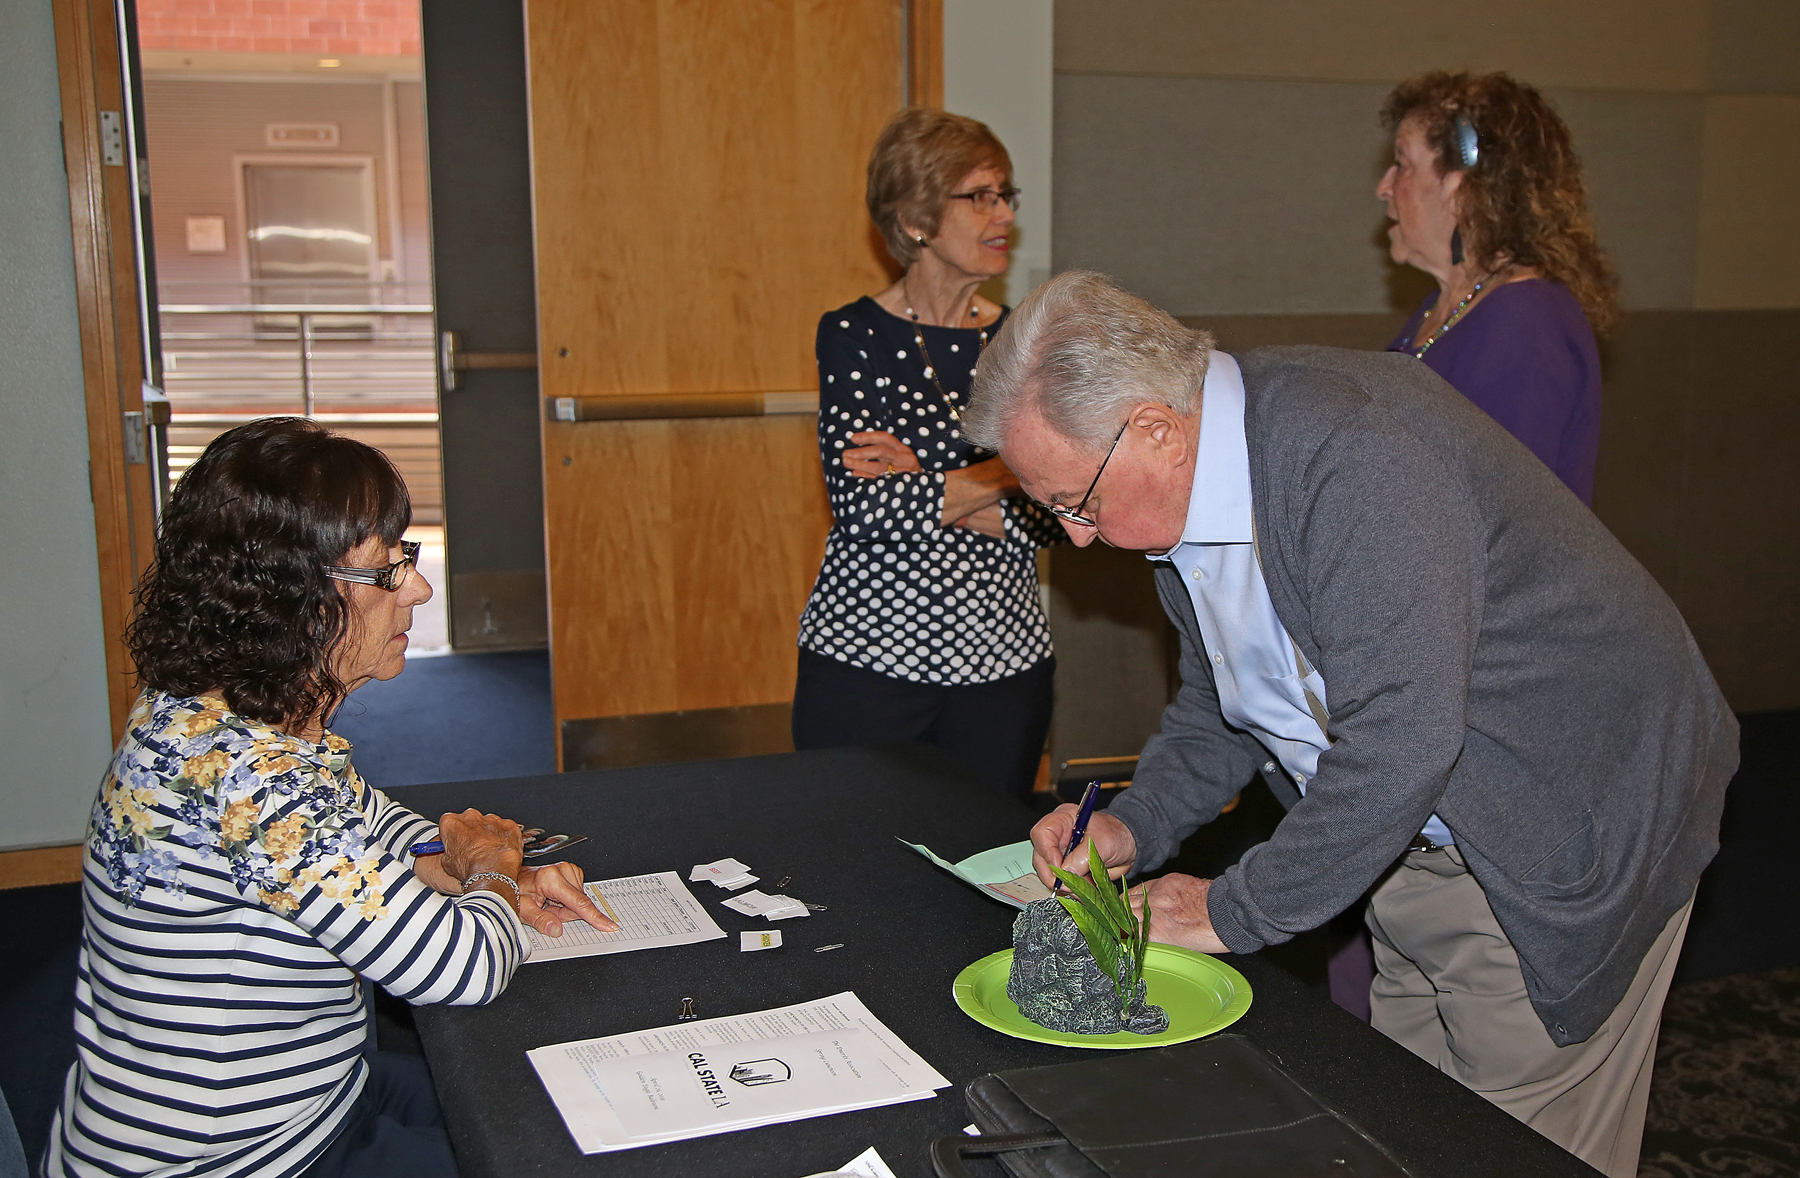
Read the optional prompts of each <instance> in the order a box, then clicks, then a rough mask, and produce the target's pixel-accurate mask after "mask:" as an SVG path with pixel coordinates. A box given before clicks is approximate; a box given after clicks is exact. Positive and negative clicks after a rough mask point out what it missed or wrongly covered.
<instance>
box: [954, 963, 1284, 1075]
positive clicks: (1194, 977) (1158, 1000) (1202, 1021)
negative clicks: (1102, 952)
mask: <svg viewBox="0 0 1800 1178" xmlns="http://www.w3.org/2000/svg"><path fill="white" fill-rule="evenodd" d="M1012 957H1013V951H1012V950H1011V949H1003V950H1001V951H1000V952H998V953H990V954H988V955H987V956H986V957H983V958H982V959H981V960H980V961H977V962H975V963H974V964H973V965H970V966H969V967H968V968H967V969H965V970H963V971H962V972H961V973H959V974H957V975H956V985H955V994H956V1004H957V1005H958V1006H960V1007H962V1011H963V1013H964V1014H966V1015H968V1016H969V1017H970V1018H972V1019H974V1020H975V1021H976V1022H978V1023H980V1024H981V1025H982V1026H984V1027H992V1028H993V1029H994V1030H996V1031H999V1032H1001V1033H1002V1034H1005V1035H1011V1036H1012V1037H1013V1038H1015V1039H1030V1040H1033V1041H1035V1042H1038V1043H1055V1044H1058V1045H1059V1046H1063V1047H1094V1048H1101V1049H1105V1050H1116V1051H1126V1050H1129V1049H1131V1048H1133V1047H1166V1046H1168V1045H1169V1044H1170V1043H1186V1042H1187V1041H1188V1040H1189V1039H1198V1038H1200V1036H1202V1035H1210V1034H1212V1033H1213V1032H1214V1031H1221V1030H1224V1029H1225V1028H1226V1027H1229V1026H1230V1025H1231V1024H1232V1023H1235V1022H1237V1021H1238V1019H1240V1018H1243V1017H1244V1012H1245V1011H1246V1010H1249V1009H1250V983H1249V982H1247V981H1245V980H1244V975H1243V974H1241V973H1239V972H1238V971H1237V970H1235V969H1232V968H1231V967H1230V966H1229V965H1226V964H1225V963H1224V962H1223V961H1220V960H1219V959H1218V958H1216V957H1208V956H1207V955H1206V954H1204V953H1196V952H1195V951H1194V950H1192V949H1178V948H1176V947H1175V946H1173V945H1151V946H1150V949H1149V952H1147V953H1146V954H1145V955H1144V980H1145V981H1147V982H1149V987H1148V994H1147V997H1148V998H1149V999H1150V1001H1151V1002H1153V1003H1155V1004H1156V1005H1158V1006H1160V1007H1162V1008H1163V1009H1164V1010H1166V1011H1168V1012H1169V1029H1168V1030H1166V1031H1164V1032H1163V1033H1162V1034H1160V1035H1134V1034H1132V1033H1131V1032H1130V1031H1120V1032H1118V1033H1117V1034H1115V1035H1072V1034H1069V1033H1067V1032H1064V1031H1052V1030H1050V1029H1049V1028H1048V1027H1040V1026H1038V1025H1037V1024H1036V1023H1034V1022H1032V1021H1031V1020H1030V1019H1028V1018H1026V1017H1025V1016H1024V1015H1023V1014H1020V1013H1019V1008H1018V1006H1016V1005H1015V1004H1014V1003H1013V1000H1012V999H1011V998H1008V997H1007V996H1006V978H1007V975H1008V974H1009V973H1011V972H1012Z"/></svg>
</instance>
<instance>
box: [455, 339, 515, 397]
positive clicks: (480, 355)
mask: <svg viewBox="0 0 1800 1178" xmlns="http://www.w3.org/2000/svg"><path fill="white" fill-rule="evenodd" d="M536 367H537V353H536V352H465V351H463V350H462V335H461V333H460V332H455V331H446V332H444V333H442V334H441V335H439V336H438V378H439V380H441V381H442V382H443V385H444V391H445V392H452V391H454V390H455V389H456V386H457V385H458V384H460V383H461V380H460V378H459V377H458V376H457V373H459V372H467V371H468V370H469V369H471V368H536Z"/></svg>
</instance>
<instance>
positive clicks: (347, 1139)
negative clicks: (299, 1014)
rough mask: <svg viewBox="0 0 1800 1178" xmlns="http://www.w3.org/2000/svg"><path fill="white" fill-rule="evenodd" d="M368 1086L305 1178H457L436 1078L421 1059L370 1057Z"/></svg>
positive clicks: (383, 1053)
mask: <svg viewBox="0 0 1800 1178" xmlns="http://www.w3.org/2000/svg"><path fill="white" fill-rule="evenodd" d="M368 1059H369V1082H368V1084H366V1085H365V1086H364V1087H363V1091H362V1095H361V1096H359V1097H357V1100H356V1106H355V1107H354V1108H352V1109H351V1110H350V1116H349V1118H348V1119H347V1120H345V1122H344V1127H343V1130H342V1132H340V1133H339V1134H338V1136H337V1139H336V1140H334V1141H333V1142H332V1143H331V1144H330V1145H328V1146H326V1147H325V1152H323V1153H321V1154H320V1155H319V1156H318V1157H317V1158H315V1159H313V1164H312V1165H310V1166H308V1167H307V1168H306V1172H305V1174H304V1175H302V1178H456V1155H454V1154H453V1153H451V1152H450V1135H449V1133H447V1132H446V1131H445V1130H444V1114H443V1110H441V1109H440V1108H438V1099H437V1090H436V1089H435V1088H433V1087H432V1084H431V1072H430V1071H429V1070H427V1069H426V1067H425V1061H424V1060H423V1059H422V1058H420V1057H419V1056H416V1055H403V1054H401V1053H400V1052H397V1051H375V1052H371V1053H369V1056H368Z"/></svg>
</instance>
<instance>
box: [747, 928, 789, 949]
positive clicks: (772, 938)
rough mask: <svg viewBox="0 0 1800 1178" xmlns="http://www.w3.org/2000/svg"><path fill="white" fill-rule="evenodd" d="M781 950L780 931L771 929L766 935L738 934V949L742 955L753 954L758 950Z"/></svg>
mask: <svg viewBox="0 0 1800 1178" xmlns="http://www.w3.org/2000/svg"><path fill="white" fill-rule="evenodd" d="M779 948H781V930H780V929H772V930H770V931H769V932H766V933H739V934H738V949H739V950H740V951H741V952H744V953H754V952H756V951H757V950H758V949H779Z"/></svg>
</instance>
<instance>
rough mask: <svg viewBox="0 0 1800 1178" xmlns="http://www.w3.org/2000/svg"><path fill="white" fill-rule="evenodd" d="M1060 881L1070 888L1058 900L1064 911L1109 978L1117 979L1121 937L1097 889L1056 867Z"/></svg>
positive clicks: (1095, 960)
mask: <svg viewBox="0 0 1800 1178" xmlns="http://www.w3.org/2000/svg"><path fill="white" fill-rule="evenodd" d="M1052 870H1054V871H1055V872H1056V875H1057V878H1058V879H1060V880H1062V884H1063V886H1064V887H1065V888H1067V889H1069V894H1068V895H1067V896H1058V897H1057V900H1058V902H1060V903H1061V904H1062V906H1063V910H1064V911H1065V912H1067V913H1068V914H1069V917H1070V919H1072V920H1073V921H1074V922H1075V927H1076V928H1077V929H1079V930H1081V939H1082V940H1084V941H1086V942H1087V947H1088V952H1089V953H1091V954H1093V956H1094V962H1095V963H1096V964H1097V965H1099V966H1100V969H1101V970H1102V971H1103V972H1104V973H1105V974H1106V976H1107V977H1109V978H1113V979H1117V977H1118V970H1119V942H1118V937H1117V935H1116V934H1115V933H1114V932H1113V930H1112V929H1111V928H1110V927H1109V922H1108V921H1107V919H1106V917H1105V914H1104V913H1103V912H1102V911H1101V909H1100V904H1099V898H1098V897H1097V896H1095V895H1094V894H1093V886H1092V885H1091V884H1089V883H1088V882H1087V881H1086V880H1084V879H1082V878H1081V877H1080V876H1077V875H1073V874H1071V873H1069V872H1066V871H1064V870H1062V869H1061V868H1053V869H1052Z"/></svg>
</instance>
